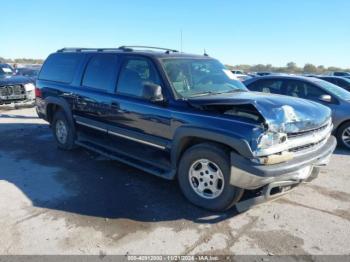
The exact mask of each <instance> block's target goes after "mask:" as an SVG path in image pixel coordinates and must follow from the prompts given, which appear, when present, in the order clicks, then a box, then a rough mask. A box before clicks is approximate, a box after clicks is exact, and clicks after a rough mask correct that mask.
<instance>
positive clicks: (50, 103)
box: [45, 97, 74, 125]
mask: <svg viewBox="0 0 350 262" xmlns="http://www.w3.org/2000/svg"><path fill="white" fill-rule="evenodd" d="M45 100H46V109H45V110H46V117H47V120H48V122H49V123H50V124H51V123H52V120H53V116H54V114H55V112H57V110H62V111H63V112H64V113H65V115H66V117H67V120H68V121H69V122H70V124H72V125H73V123H74V121H73V115H72V111H71V107H70V105H69V104H68V102H67V101H66V100H64V99H62V98H57V97H47V98H45Z"/></svg>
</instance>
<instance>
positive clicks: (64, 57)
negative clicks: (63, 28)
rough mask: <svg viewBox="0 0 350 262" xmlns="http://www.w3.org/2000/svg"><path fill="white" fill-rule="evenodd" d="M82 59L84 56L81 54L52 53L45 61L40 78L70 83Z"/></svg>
mask: <svg viewBox="0 0 350 262" xmlns="http://www.w3.org/2000/svg"><path fill="white" fill-rule="evenodd" d="M81 59H82V56H81V55H79V54H59V53H57V54H53V55H50V56H49V57H48V58H47V59H46V61H45V64H44V66H43V68H42V70H41V72H40V76H39V79H43V80H50V81H56V82H62V83H70V82H72V80H73V77H74V75H75V72H76V70H77V68H78V65H79V63H80V61H81Z"/></svg>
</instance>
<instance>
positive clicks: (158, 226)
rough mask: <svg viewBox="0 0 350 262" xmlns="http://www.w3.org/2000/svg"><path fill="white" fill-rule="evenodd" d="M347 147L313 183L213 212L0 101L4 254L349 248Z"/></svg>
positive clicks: (27, 111)
mask: <svg viewBox="0 0 350 262" xmlns="http://www.w3.org/2000/svg"><path fill="white" fill-rule="evenodd" d="M349 170H350V151H346V150H341V149H338V150H337V151H336V153H335V154H334V155H333V156H332V159H331V163H330V165H329V166H328V167H327V168H325V169H324V170H323V171H322V173H321V174H320V177H319V178H318V179H316V180H314V181H313V182H312V183H310V184H307V185H302V186H300V187H298V188H297V189H296V190H295V191H293V192H291V193H290V194H288V195H286V196H283V197H282V198H280V199H278V200H276V201H274V202H269V203H265V204H262V205H260V206H257V207H254V208H253V209H251V210H249V211H248V212H245V213H243V214H238V213H237V212H236V211H235V210H232V211H229V212H226V213H220V214H216V213H210V212H207V211H204V210H201V209H199V208H196V207H193V206H192V205H191V204H189V203H188V202H187V201H186V200H185V199H184V198H183V196H182V195H181V193H180V190H179V189H178V186H177V184H176V182H169V181H165V180H162V179H159V178H157V177H154V176H151V175H148V174H146V173H144V172H142V171H139V170H137V169H134V168H131V167H128V166H126V165H123V164H120V163H118V162H115V161H109V160H107V159H105V158H103V157H100V156H98V155H96V154H94V153H91V152H88V151H86V150H83V149H77V150H75V151H73V152H64V151H61V150H58V149H57V148H56V146H55V144H54V141H53V137H52V135H51V131H50V129H49V127H48V125H47V124H46V123H45V122H44V121H42V120H40V119H38V118H37V116H36V113H35V109H33V108H24V109H18V110H14V109H12V110H9V108H5V107H0V228H1V229H0V230H1V237H0V254H2V255H6V254H97V255H99V254H100V255H101V254H107V255H111V254H122V255H125V254H172V255H175V254H176V255H179V254H259V255H260V254H270V255H279V254H350V171H349Z"/></svg>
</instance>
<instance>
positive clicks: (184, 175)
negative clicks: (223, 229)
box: [36, 47, 336, 210]
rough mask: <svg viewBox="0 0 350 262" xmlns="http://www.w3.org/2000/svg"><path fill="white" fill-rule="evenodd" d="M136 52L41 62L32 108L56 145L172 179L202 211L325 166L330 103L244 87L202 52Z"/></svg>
mask: <svg viewBox="0 0 350 262" xmlns="http://www.w3.org/2000/svg"><path fill="white" fill-rule="evenodd" d="M145 49H146V50H139V49H138V48H135V47H120V48H116V49H83V48H79V49H62V50H59V51H58V52H56V53H53V54H51V55H50V56H49V57H48V58H47V60H46V61H45V63H44V65H43V68H42V70H41V72H40V74H39V77H38V80H37V86H36V95H37V98H36V105H37V112H38V115H39V116H40V117H41V118H43V119H45V120H46V121H48V122H49V123H50V125H51V127H52V130H53V135H54V138H55V141H56V143H57V145H58V147H59V148H62V149H67V150H69V149H73V148H74V147H75V146H77V145H78V146H82V147H84V148H87V149H89V150H93V151H96V152H98V153H100V154H102V155H105V156H108V157H109V158H112V159H116V160H119V161H121V162H124V163H127V164H129V165H131V166H133V167H136V168H140V169H142V170H144V171H146V172H148V173H151V174H154V175H157V176H159V177H162V178H166V179H175V178H176V179H177V180H178V182H179V186H180V188H181V190H182V192H183V194H184V195H185V196H186V197H187V199H188V200H189V201H190V202H192V203H193V204H195V205H197V206H200V207H203V208H206V209H209V210H225V209H228V208H230V207H231V206H233V205H235V204H236V203H237V202H238V201H239V200H240V199H241V197H242V194H243V192H244V191H245V190H255V189H257V190H258V189H259V190H262V196H263V197H265V198H271V197H276V196H279V195H281V194H283V193H284V192H286V191H288V190H289V189H291V188H293V187H294V186H296V185H298V184H300V183H301V182H303V181H308V180H311V179H313V178H314V177H316V176H317V174H318V172H319V167H320V166H323V165H326V164H327V162H328V160H329V158H330V155H331V154H332V152H333V150H334V148H335V146H336V139H335V138H334V137H333V136H331V130H332V123H331V111H330V110H329V108H327V107H325V106H322V105H320V104H317V103H313V102H308V101H304V100H299V99H295V100H291V99H289V98H288V97H283V96H271V95H266V94H259V93H254V92H249V91H248V90H247V89H246V87H245V86H244V85H243V84H242V83H240V82H239V81H236V80H234V76H233V74H232V73H231V72H230V71H229V70H227V69H226V68H225V66H224V65H222V64H221V63H220V62H219V61H217V60H215V59H213V58H210V57H208V56H199V55H190V54H184V53H179V52H176V51H174V50H169V49H165V50H164V49H156V50H161V51H157V52H154V51H150V50H149V49H150V48H146V47H145ZM152 50H154V48H152ZM124 201H127V199H125V200H124Z"/></svg>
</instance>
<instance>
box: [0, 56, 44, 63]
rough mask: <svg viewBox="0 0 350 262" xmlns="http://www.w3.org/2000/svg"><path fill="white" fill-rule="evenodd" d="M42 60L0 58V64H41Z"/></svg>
mask: <svg viewBox="0 0 350 262" xmlns="http://www.w3.org/2000/svg"><path fill="white" fill-rule="evenodd" d="M43 62H44V60H42V59H33V58H16V59H6V58H3V57H1V56H0V63H12V64H42V63H43Z"/></svg>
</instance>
